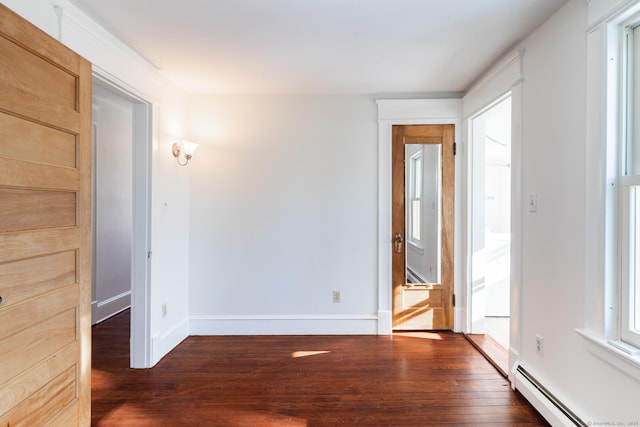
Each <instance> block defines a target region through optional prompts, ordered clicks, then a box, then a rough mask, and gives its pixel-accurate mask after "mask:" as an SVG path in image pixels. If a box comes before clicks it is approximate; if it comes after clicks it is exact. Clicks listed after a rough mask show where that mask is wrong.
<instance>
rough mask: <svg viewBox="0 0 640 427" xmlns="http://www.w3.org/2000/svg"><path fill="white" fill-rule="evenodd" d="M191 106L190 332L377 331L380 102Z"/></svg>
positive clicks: (243, 101) (258, 101) (253, 99)
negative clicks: (335, 295) (194, 146)
mask: <svg viewBox="0 0 640 427" xmlns="http://www.w3.org/2000/svg"><path fill="white" fill-rule="evenodd" d="M188 104H189V117H190V121H189V128H190V129H192V132H193V133H192V137H191V138H192V139H193V140H195V141H198V142H201V143H202V145H201V147H200V148H199V149H198V151H197V156H196V157H194V159H193V160H192V163H190V164H189V168H190V169H191V185H190V187H191V199H190V200H191V205H190V215H191V216H190V220H189V224H190V234H191V242H190V286H189V311H190V315H191V316H192V321H191V331H192V333H194V334H245V333H246V334H249V333H252V334H253V333H376V331H377V326H376V322H375V319H376V317H375V315H376V313H377V310H378V301H377V297H376V296H377V276H376V273H377V264H376V227H377V222H376V221H377V184H376V182H377V175H376V167H377V147H376V135H377V133H376V105H375V103H374V101H373V100H372V99H371V98H369V97H365V96H242V95H238V96H205V95H202V96H192V97H191V98H190V99H189V103H188ZM334 290H337V291H340V292H341V294H342V303H339V304H335V303H333V302H332V291H334Z"/></svg>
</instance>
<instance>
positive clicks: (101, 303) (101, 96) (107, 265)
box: [92, 85, 133, 323]
mask: <svg viewBox="0 0 640 427" xmlns="http://www.w3.org/2000/svg"><path fill="white" fill-rule="evenodd" d="M93 123H94V137H95V141H94V146H93V147H94V153H93V155H94V167H93V179H94V182H95V185H94V187H93V188H94V194H93V200H94V212H93V214H94V221H95V222H94V224H95V228H94V242H93V244H94V248H95V253H94V257H95V258H94V268H93V270H94V283H93V285H94V292H93V299H92V322H93V323H97V322H100V321H102V320H104V319H106V318H108V317H110V316H112V315H114V314H115V313H118V312H120V311H122V310H123V309H125V308H128V307H129V306H130V305H131V239H132V223H133V216H132V215H133V205H132V198H133V173H132V170H133V105H132V104H131V102H129V101H127V100H125V99H123V98H122V97H118V96H116V95H114V94H112V93H110V92H108V91H107V90H105V89H102V88H101V87H99V86H96V85H94V87H93Z"/></svg>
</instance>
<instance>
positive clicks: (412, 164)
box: [407, 147, 424, 249]
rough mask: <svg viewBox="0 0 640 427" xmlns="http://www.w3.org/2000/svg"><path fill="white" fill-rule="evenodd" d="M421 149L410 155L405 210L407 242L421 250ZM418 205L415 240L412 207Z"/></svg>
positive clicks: (414, 219)
mask: <svg viewBox="0 0 640 427" xmlns="http://www.w3.org/2000/svg"><path fill="white" fill-rule="evenodd" d="M423 152H424V150H423V148H422V147H421V148H420V149H419V150H418V151H417V152H415V153H414V154H412V155H411V156H410V157H409V195H410V197H409V206H408V208H407V217H408V223H409V227H408V235H409V236H408V237H409V238H408V241H409V243H411V244H412V245H413V246H415V247H417V248H420V249H422V248H423V245H422V222H421V221H422V212H423V209H424V206H423V200H422V199H423V197H422V185H423V183H422V181H423V176H424V175H423V174H424V156H423ZM418 162H419V163H420V176H417V175H418V173H417V168H416V164H417V163H418ZM416 202H417V203H418V204H419V209H420V212H419V215H418V221H420V223H419V224H418V234H419V236H418V237H417V238H416V237H414V232H415V225H416V224H415V221H416V218H415V215H414V211H413V207H414V204H415V203H416Z"/></svg>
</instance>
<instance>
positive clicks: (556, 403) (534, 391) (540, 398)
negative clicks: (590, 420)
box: [515, 365, 587, 427]
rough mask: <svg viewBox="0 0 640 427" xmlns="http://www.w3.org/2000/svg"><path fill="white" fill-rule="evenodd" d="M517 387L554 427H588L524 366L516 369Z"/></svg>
mask: <svg viewBox="0 0 640 427" xmlns="http://www.w3.org/2000/svg"><path fill="white" fill-rule="evenodd" d="M515 386H516V390H518V391H519V392H520V394H522V395H523V396H524V397H525V398H526V399H527V400H528V401H529V403H531V405H533V407H534V408H536V410H537V411H538V412H540V414H541V415H542V416H543V417H544V418H545V419H546V420H547V421H548V422H549V424H551V425H552V426H554V427H556V426H580V427H587V424H586V423H585V422H584V421H582V420H581V419H580V418H579V417H578V416H577V415H576V414H575V413H573V412H572V411H571V410H570V409H569V408H567V406H565V405H564V404H563V403H562V402H561V401H560V400H559V399H557V398H556V397H555V396H554V395H553V394H552V393H551V392H550V391H549V390H547V389H546V388H545V387H544V386H543V385H542V384H541V383H540V382H539V381H538V380H537V379H536V378H535V377H534V376H533V375H531V374H530V373H529V372H528V371H527V370H526V369H525V368H524V367H523V366H522V365H518V368H517V369H516V375H515Z"/></svg>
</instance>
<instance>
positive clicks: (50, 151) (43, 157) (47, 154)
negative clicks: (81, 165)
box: [0, 112, 77, 168]
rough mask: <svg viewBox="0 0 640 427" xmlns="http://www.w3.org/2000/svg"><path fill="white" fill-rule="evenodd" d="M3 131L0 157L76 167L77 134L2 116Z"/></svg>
mask: <svg viewBox="0 0 640 427" xmlns="http://www.w3.org/2000/svg"><path fill="white" fill-rule="evenodd" d="M0 129H2V132H0V157H7V158H13V159H16V160H27V161H32V162H39V163H47V164H50V165H56V166H66V167H70V168H75V167H76V151H77V147H76V145H77V144H76V139H77V138H76V136H75V135H74V134H72V133H68V132H63V131H61V130H59V129H54V128H51V127H48V126H44V125H42V124H40V123H36V122H32V121H29V120H26V119H23V118H20V117H16V116H12V115H10V114H5V113H2V112H0ZM43 142H44V143H43Z"/></svg>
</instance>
